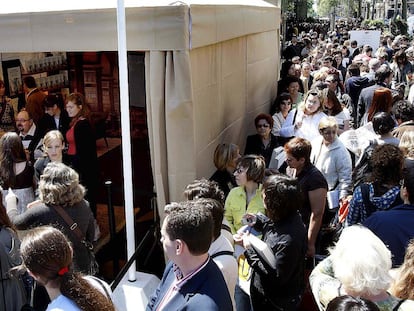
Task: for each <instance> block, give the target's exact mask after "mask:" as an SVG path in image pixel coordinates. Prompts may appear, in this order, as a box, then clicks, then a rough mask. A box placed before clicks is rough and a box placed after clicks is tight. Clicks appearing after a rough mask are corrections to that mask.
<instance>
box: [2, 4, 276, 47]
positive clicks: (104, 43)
mask: <svg viewBox="0 0 414 311" xmlns="http://www.w3.org/2000/svg"><path fill="white" fill-rule="evenodd" d="M125 6H126V21H127V42H128V49H129V50H142V51H145V50H186V49H191V48H197V47H201V46H205V45H210V44H215V43H217V42H221V41H225V40H230V39H233V38H237V37H240V36H243V35H247V34H249V33H258V32H265V31H272V30H275V29H277V28H279V25H280V9H279V8H276V7H274V6H273V5H271V4H269V3H268V2H265V1H261V0H237V1H236V0H224V1H219V0H212V1H208V2H207V1H202V0H191V1H190V0H187V1H165V0H158V1H153V0H152V1H151V0H144V1H138V0H126V1H125ZM116 26H117V25H116V1H115V0H72V1H65V2H62V1H56V0H43V1H33V0H14V1H11V2H10V4H8V5H7V6H2V7H0V40H2V42H7V44H4V45H3V46H2V48H1V52H43V51H111V50H116V49H117V28H116ZM10 38H13V40H10Z"/></svg>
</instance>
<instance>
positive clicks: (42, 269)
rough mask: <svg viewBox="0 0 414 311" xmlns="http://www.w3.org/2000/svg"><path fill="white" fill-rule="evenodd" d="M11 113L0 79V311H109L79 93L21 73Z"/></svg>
mask: <svg viewBox="0 0 414 311" xmlns="http://www.w3.org/2000/svg"><path fill="white" fill-rule="evenodd" d="M23 82H24V91H25V105H23V106H21V107H20V111H14V109H13V106H12V105H11V103H10V99H9V98H7V97H6V96H4V83H3V81H0V96H1V101H2V105H1V111H0V115H1V117H0V131H1V134H2V135H1V138H0V172H1V173H0V186H1V200H0V202H1V203H0V259H1V265H0V270H1V280H2V281H1V283H0V286H1V290H0V292H1V294H0V309H2V310H10V311H14V310H16V311H17V310H23V309H24V308H33V310H46V309H47V310H115V307H114V305H113V303H112V301H111V297H110V295H111V294H110V288H109V287H108V286H107V284H106V283H104V282H101V280H99V279H97V278H94V277H93V275H95V274H96V273H97V272H98V266H97V262H96V259H95V256H94V253H93V245H94V243H95V242H96V241H97V239H98V237H99V227H98V226H97V222H96V192H97V191H96V190H97V187H98V168H97V152H96V143H95V135H94V130H93V125H92V123H91V121H90V119H89V117H90V111H89V106H88V104H87V103H86V102H85V100H84V98H83V96H82V94H80V93H72V94H70V95H69V96H68V97H67V98H66V102H64V100H63V98H62V95H60V94H49V95H46V94H44V93H43V92H42V91H41V90H40V89H38V88H37V87H36V83H35V81H34V79H33V77H31V76H28V77H25V78H24V81H23Z"/></svg>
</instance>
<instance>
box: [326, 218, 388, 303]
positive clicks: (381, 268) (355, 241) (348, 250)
mask: <svg viewBox="0 0 414 311" xmlns="http://www.w3.org/2000/svg"><path fill="white" fill-rule="evenodd" d="M331 258H332V263H333V269H334V273H335V277H336V278H337V279H338V280H339V281H341V283H342V284H343V286H344V287H345V290H348V291H350V292H352V293H353V295H358V296H362V297H363V296H366V295H378V294H380V293H383V292H384V291H386V290H387V289H388V288H389V286H390V283H391V280H392V279H391V276H390V275H389V270H390V269H391V265H392V262H391V252H390V251H389V250H388V249H387V247H386V246H385V244H384V243H383V242H382V241H381V240H380V239H379V238H378V237H377V236H376V235H375V234H374V233H372V232H371V231H370V230H369V229H367V228H365V227H363V226H359V225H354V226H350V227H347V228H345V229H344V230H343V232H342V234H341V237H340V238H339V241H338V243H337V244H336V245H335V247H334V248H333V249H331Z"/></svg>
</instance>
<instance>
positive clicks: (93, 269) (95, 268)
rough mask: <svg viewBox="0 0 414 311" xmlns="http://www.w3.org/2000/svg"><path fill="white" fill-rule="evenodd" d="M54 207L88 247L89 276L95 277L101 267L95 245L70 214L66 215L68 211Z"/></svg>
mask: <svg viewBox="0 0 414 311" xmlns="http://www.w3.org/2000/svg"><path fill="white" fill-rule="evenodd" d="M52 207H53V208H54V209H55V211H56V212H57V213H58V214H59V215H60V217H62V219H63V220H64V221H65V222H66V224H67V225H68V227H69V229H70V231H71V232H73V233H74V234H75V236H76V237H77V238H78V239H79V240H80V241H81V243H82V244H83V245H84V246H85V247H86V250H87V253H88V255H89V262H90V264H89V268H88V272H87V274H88V275H95V274H96V273H98V270H99V267H98V263H97V261H96V258H95V253H94V252H93V244H92V243H91V242H89V241H88V240H86V238H85V236H84V235H83V233H82V231H81V230H80V229H79V227H78V224H77V223H76V222H74V221H73V219H72V217H70V216H69V214H68V213H66V211H65V210H64V209H63V208H62V207H61V206H56V205H52Z"/></svg>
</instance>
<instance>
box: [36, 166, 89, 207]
mask: <svg viewBox="0 0 414 311" xmlns="http://www.w3.org/2000/svg"><path fill="white" fill-rule="evenodd" d="M39 193H40V194H39V197H40V200H41V201H42V202H43V203H45V204H46V205H60V206H63V207H68V206H73V205H75V204H76V203H79V202H80V201H82V200H83V198H84V196H85V188H84V187H83V186H82V185H81V184H79V175H78V173H76V172H75V171H74V170H73V169H72V168H70V167H69V166H66V165H65V164H63V163H58V162H50V163H49V164H48V165H47V166H46V167H45V170H44V171H43V174H42V175H41V176H40V182H39Z"/></svg>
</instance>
